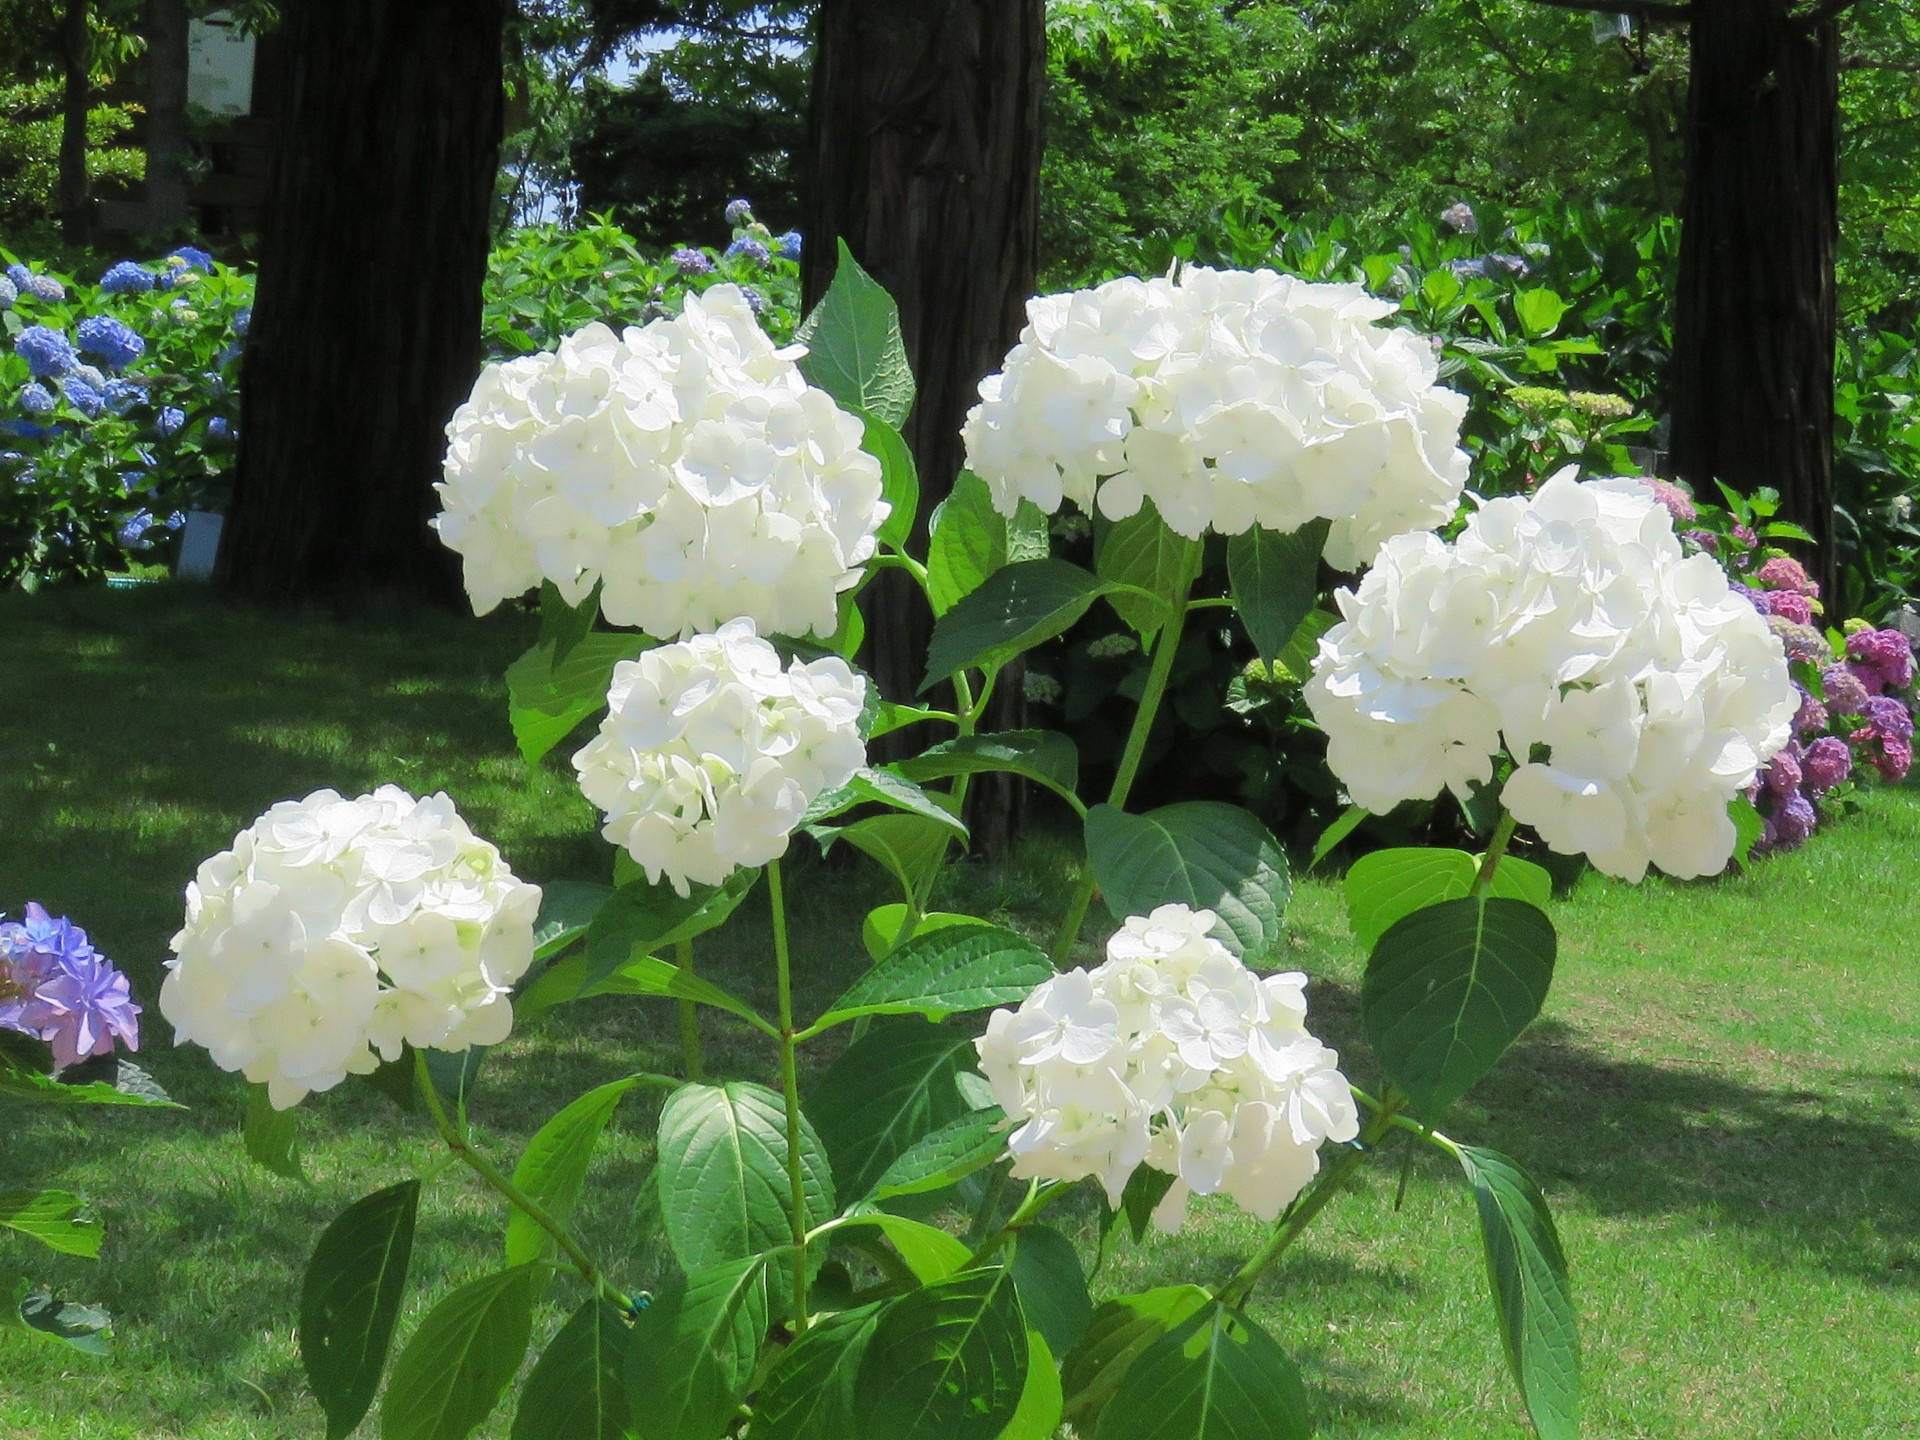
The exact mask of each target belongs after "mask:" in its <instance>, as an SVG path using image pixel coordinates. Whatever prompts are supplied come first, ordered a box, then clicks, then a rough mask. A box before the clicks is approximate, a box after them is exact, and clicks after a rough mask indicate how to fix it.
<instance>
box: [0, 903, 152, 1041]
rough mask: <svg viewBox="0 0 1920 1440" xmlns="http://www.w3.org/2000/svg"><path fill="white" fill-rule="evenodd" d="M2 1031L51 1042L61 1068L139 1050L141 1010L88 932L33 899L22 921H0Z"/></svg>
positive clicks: (122, 979)
mask: <svg viewBox="0 0 1920 1440" xmlns="http://www.w3.org/2000/svg"><path fill="white" fill-rule="evenodd" d="M0 978H4V980H5V981H6V990H7V993H6V994H5V995H4V996H0V1025H4V1026H5V1027H6V1028H7V1029H10V1030H18V1031H21V1032H23V1033H25V1034H28V1035H32V1036H35V1037H36V1038H38V1039H40V1040H44V1041H46V1042H47V1043H48V1044H49V1045H51V1046H52V1047H53V1063H54V1064H55V1065H56V1066H58V1067H59V1068H61V1069H65V1068H66V1067H67V1066H69V1065H74V1064H78V1063H79V1062H80V1061H82V1060H85V1059H88V1058H90V1057H92V1056H95V1055H105V1054H108V1053H109V1052H111V1051H112V1049H113V1047H114V1042H115V1041H116V1040H117V1041H119V1043H121V1044H123V1045H125V1046H126V1048H127V1049H129V1050H137V1049H139V1048H140V1022H139V1018H138V1017H139V1015H140V1007H139V1006H138V1005H136V1004H134V1003H133V999H132V995H131V993H130V991H129V989H128V986H127V978H126V976H124V975H122V974H121V973H120V972H119V971H117V970H116V969H114V967H113V965H112V963H111V962H110V961H108V960H107V958H106V957H105V956H103V955H100V954H98V953H97V952H96V951H95V950H94V948H93V946H92V945H91V944H90V943H89V942H88V940H87V932H86V931H84V930H82V929H80V927H79V926H77V925H75V924H73V923H72V922H71V921H69V920H66V919H64V918H63V919H55V918H54V917H53V916H51V915H49V914H48V913H47V912H46V910H45V909H44V908H42V907H41V906H40V905H37V904H35V903H33V902H31V901H29V902H28V904H27V909H26V914H25V916H24V917H23V918H22V919H20V920H17V921H12V922H8V923H0Z"/></svg>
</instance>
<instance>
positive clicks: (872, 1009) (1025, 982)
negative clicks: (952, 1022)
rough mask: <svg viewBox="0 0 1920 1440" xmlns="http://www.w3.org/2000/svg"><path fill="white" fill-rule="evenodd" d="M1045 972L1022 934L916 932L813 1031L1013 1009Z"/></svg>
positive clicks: (976, 929) (948, 929) (950, 929)
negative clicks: (889, 1018)
mask: <svg viewBox="0 0 1920 1440" xmlns="http://www.w3.org/2000/svg"><path fill="white" fill-rule="evenodd" d="M1052 976H1053V966H1052V965H1050V964H1049V963H1048V961H1047V956H1046V952H1045V951H1043V950H1041V949H1040V948H1039V947H1038V946H1037V945H1035V944H1034V943H1033V942H1032V941H1030V940H1028V939H1026V938H1025V937H1024V936H1020V935H1016V934H1014V932H1013V931H1011V930H1003V929H1001V928H1000V927H999V926H998V925H989V924H987V923H986V922H985V921H974V922H973V923H972V924H968V925H948V926H943V927H942V928H940V929H937V930H931V931H927V932H926V933H924V934H916V935H914V936H913V938H912V939H910V940H908V941H907V943H906V944H904V945H902V946H901V947H900V948H899V949H898V950H896V951H894V952H893V954H891V955H889V956H888V957H887V958H886V959H885V960H884V961H882V962H881V963H879V964H877V965H875V966H874V967H873V968H872V969H871V970H868V971H867V972H866V973H865V974H864V975H862V976H861V977H860V978H859V979H858V980H856V981H854V982H853V984H852V985H851V986H849V987H848V988H847V990H846V992H845V993H844V994H843V995H841V997H840V998H839V999H838V1000H836V1001H834V1002H833V1004H832V1005H831V1006H830V1007H828V1010H827V1013H826V1014H825V1015H823V1016H821V1017H820V1021H819V1024H820V1025H821V1026H828V1025H837V1024H839V1023H841V1022H842V1021H845V1020H851V1019H854V1018H855V1017H856V1016H860V1015H909V1014H917V1015H925V1016H926V1017H927V1018H928V1019H929V1020H944V1019H945V1018H946V1017H947V1016H949V1015H953V1014H957V1013H960V1012H962V1011H967V1010H990V1009H992V1008H993V1007H994V1006H996V1005H1017V1004H1019V1003H1020V1002H1021V1001H1022V1000H1024V999H1025V998H1026V997H1027V994H1028V992H1029V991H1031V990H1032V989H1033V987H1034V986H1036V985H1038V984H1040V983H1041V982H1042V981H1045V980H1048V979H1051V978H1052Z"/></svg>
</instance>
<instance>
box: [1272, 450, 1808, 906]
mask: <svg viewBox="0 0 1920 1440" xmlns="http://www.w3.org/2000/svg"><path fill="white" fill-rule="evenodd" d="M1336 598H1337V600H1338V603H1339V607H1340V613H1341V614H1342V615H1343V616H1344V617H1345V618H1344V619H1343V620H1342V621H1341V622H1340V623H1339V624H1337V625H1335V626H1334V627H1333V628H1332V629H1331V630H1329V631H1328V632H1327V633H1326V635H1325V636H1324V637H1322V639H1321V641H1320V653H1319V655H1318V657H1317V658H1316V659H1315V660H1314V670H1313V678H1312V679H1311V680H1310V681H1309V682H1308V684H1307V687H1306V695H1307V703H1308V705H1309V706H1310V707H1311V709H1312V711H1313V716H1314V719H1315V720H1317V721H1318V722H1319V723H1320V725H1321V727H1322V728H1323V729H1325V731H1326V732H1327V739H1328V747H1327V761H1328V764H1329V765H1330V766H1331V767H1332V769H1333V771H1334V773H1335V774H1336V775H1338V776H1339V777H1340V779H1341V781H1342V782H1343V783H1344V784H1345V786H1346V788H1347V792H1348V794H1349V795H1351V796H1352V797H1353V800H1354V802H1355V803H1356V804H1359V805H1364V806H1365V807H1366V808H1367V809H1369V810H1373V811H1376V812H1381V813H1384V812H1385V811H1388V810H1390V809H1392V808H1393V807H1394V806H1395V805H1396V804H1398V803H1399V802H1401V801H1403V800H1430V799H1433V798H1435V797H1436V796H1438V795H1439V793H1440V791H1441V790H1442V789H1443V788H1447V789H1451V790H1453V791H1454V792H1455V794H1457V795H1461V796H1463V797H1464V796H1465V795H1466V793H1467V792H1468V790H1469V789H1470V788H1471V787H1472V786H1474V785H1476V784H1481V785H1484V784H1486V783H1489V782H1490V781H1491V779H1492V776H1493V773H1494V757H1495V756H1496V755H1497V753H1498V752H1499V751H1501V750H1502V749H1503V748H1504V749H1505V750H1506V751H1507V753H1508V754H1510V755H1511V756H1512V757H1513V759H1514V761H1515V762H1516V763H1517V765H1518V768H1517V769H1516V770H1515V771H1514V772H1513V774H1512V776H1511V777H1510V778H1509V779H1508V780H1507V781H1506V784H1505V786H1504V787H1503V789H1502V791H1501V799H1502V801H1503V802H1504V803H1505V805H1506V807H1507V809H1508V810H1510V811H1511V812H1512V813H1513V815H1514V816H1515V818H1517V819H1518V820H1520V821H1521V822H1522V823H1524V824H1528V825H1531V826H1532V827H1533V828H1534V829H1535V831H1537V832H1538V833H1539V835H1540V838H1541V839H1542V840H1544V841H1545V842H1546V843H1547V844H1548V845H1550V846H1552V847H1553V848H1554V849H1555V850H1558V851H1560V852H1562V853H1563V854H1569V855H1576V854H1585V855H1586V856H1587V857H1588V859H1589V860H1591V861H1592V862H1593V864H1594V866H1595V867H1596V868H1598V869H1600V870H1602V871H1604V872H1606V873H1607V874H1609V875H1615V876H1619V877H1621V878H1623V879H1628V880H1638V879H1639V878H1641V876H1643V875H1644V874H1645V873H1646V870H1647V866H1648V865H1649V864H1650V863H1651V864H1653V865H1657V866H1659V867H1660V868H1661V869H1662V870H1664V871H1666V872H1667V873H1668V874H1669V875H1674V876H1677V877H1681V878H1690V877H1693V876H1698V875H1711V874H1714V873H1717V872H1718V871H1720V870H1722V869H1724V868H1725V866H1726V863H1727V861H1728V859H1729V858H1730V857H1731V855H1732V853H1733V849H1734V845H1735V843H1736V836H1735V833H1734V825H1733V822H1732V820H1731V819H1730V818H1729V817H1728V814H1727V806H1728V803H1729V802H1730V801H1731V800H1732V799H1733V797H1734V796H1735V795H1737V794H1739V793H1740V791H1741V790H1742V789H1744V788H1745V787H1746V786H1747V785H1748V784H1750V783H1751V782H1752V780H1753V778H1754V775H1755V774H1756V773H1757V771H1758V770H1759V768H1760V767H1761V766H1762V765H1764V764H1765V763H1766V762H1767V761H1768V760H1769V759H1770V758H1772V756H1773V754H1774V752H1776V751H1777V750H1779V749H1780V748H1781V747H1782V746H1784V745H1785V744H1786V743H1787V741H1788V739H1789V738H1790V737H1791V734H1792V722H1793V717H1794V714H1795V712H1796V710H1797V709H1798V707H1799V703H1800V697H1799V695H1798V694H1797V693H1796V692H1795V690H1794V688H1793V685H1792V682H1791V680H1790V679H1789V677H1788V674H1787V660H1786V656H1785V654H1784V653H1783V652H1782V650H1781V646H1780V641H1779V640H1778V639H1777V638H1775V637H1774V635H1773V634H1772V633H1771V632H1770V631H1769V630H1768V629H1767V623H1766V621H1765V620H1764V619H1763V618H1762V617H1761V616H1760V614H1759V612H1758V611H1756V610H1755V609H1754V608H1753V606H1752V605H1751V604H1750V603H1748V602H1747V601H1746V600H1745V599H1743V598H1742V597H1740V596H1739V595H1737V594H1735V593H1733V592H1732V591H1731V590H1729V589H1728V586H1727V577H1726V574H1725V572H1724V571H1722V570H1721V568H1720V567H1719V565H1718V564H1717V563H1716V562H1715V561H1714V559H1713V557H1712V556H1710V555H1704V554H1701V555H1695V556H1693V557H1691V558H1688V557H1687V556H1686V555H1684V554H1683V553H1682V551H1681V548H1680V542H1679V540H1678V539H1677V538H1676V537H1675V535H1674V533H1673V518H1672V516H1671V515H1670V514H1669V513H1668V511H1667V510H1666V508H1665V507H1664V506H1663V505H1661V503H1660V502H1659V500H1658V499H1657V498H1656V497H1655V496H1654V494H1653V492H1652V491H1651V490H1650V489H1649V488H1648V487H1647V486H1646V484H1645V483H1644V482H1643V481H1640V480H1637V479H1610V480H1588V481H1580V480H1579V479H1577V478H1576V476H1575V474H1574V472H1573V471H1572V470H1571V469H1568V470H1563V471H1561V472H1560V473H1559V474H1557V475H1555V476H1553V477H1552V478H1551V479H1550V480H1548V481H1547V482H1546V483H1545V484H1544V485H1542V486H1541V487H1540V488H1539V490H1538V491H1537V492H1535V494H1534V495H1533V496H1532V497H1531V498H1526V497H1519V496H1515V497H1509V498H1505V499H1499V500H1492V501H1489V502H1487V503H1486V504H1484V505H1483V506H1481V508H1480V510H1479V512H1478V513H1477V514H1476V515H1474V517H1473V518H1472V519H1471V520H1470V521H1469V522H1468V523H1467V526H1466V528H1465V529H1464V530H1463V531H1462V533H1461V535H1460V537H1459V539H1458V540H1457V541H1455V542H1454V543H1453V544H1450V545H1449V544H1445V543H1443V542H1441V541H1440V540H1439V539H1437V538H1435V537H1434V536H1432V535H1404V536H1401V537H1399V538H1397V539H1394V540H1391V541H1389V542H1388V543H1387V544H1386V545H1385V546H1384V547H1383V548H1382V550H1381V552H1380V556H1379V558H1378V559H1377V560H1375V562H1374V565H1373V568H1372V569H1371V570H1370V571H1369V572H1368V573H1367V575H1366V577H1365V579H1363V580H1362V581H1361V583H1360V587H1359V589H1358V590H1357V591H1353V590H1342V591H1341V592H1340V593H1339V595H1338V596H1337V597H1336Z"/></svg>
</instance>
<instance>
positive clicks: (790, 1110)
mask: <svg viewBox="0 0 1920 1440" xmlns="http://www.w3.org/2000/svg"><path fill="white" fill-rule="evenodd" d="M767 890H768V893H769V895H770V896H771V898H772V902H773V963H774V969H775V974H776V975H777V977H778V983H779V986H780V1091H781V1095H782V1097H783V1098H784V1099H785V1101H786V1107H787V1187H788V1192H789V1193H788V1198H789V1201H790V1204H791V1209H790V1212H789V1214H788V1219H789V1220H791V1221H792V1223H793V1333H794V1334H795V1335H800V1334H804V1333H805V1331H806V1328H807V1185H806V1175H805V1172H804V1171H803V1170H802V1168H801V1164H800V1072H799V1069H798V1067H797V1066H796V1065H795V1063H794V1055H795V1052H796V1051H797V1050H798V1049H799V1046H798V1044H797V1043H796V1041H795V1040H794V1034H795V1032H794V1028H793V967H792V965H791V963H790V962H789V960H788V958H787V894H786V887H785V886H784V884H783V883H782V882H781V878H780V862H779V861H778V860H775V861H772V862H771V863H770V864H768V866H767Z"/></svg>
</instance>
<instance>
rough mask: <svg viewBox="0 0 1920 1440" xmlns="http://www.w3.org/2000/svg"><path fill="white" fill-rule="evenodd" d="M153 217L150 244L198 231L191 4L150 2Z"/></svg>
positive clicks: (149, 187) (149, 189)
mask: <svg viewBox="0 0 1920 1440" xmlns="http://www.w3.org/2000/svg"><path fill="white" fill-rule="evenodd" d="M141 28H142V29H143V31H144V32H145V35H146V40H147V54H146V79H147V85H146V91H147V93H146V104H147V180H146V202H147V214H146V219H145V221H144V222H143V224H144V225H145V227H146V231H147V237H148V238H149V239H150V240H154V241H157V242H159V243H162V244H165V243H167V242H169V241H173V240H178V239H183V238H185V237H186V236H187V235H188V234H189V233H190V232H191V230H192V226H191V225H190V224H189V220H188V215H187V161H188V158H189V154H188V147H189V141H188V134H187V3H186V0H147V11H146V19H145V23H144V25H143V26H142V27H141Z"/></svg>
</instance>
